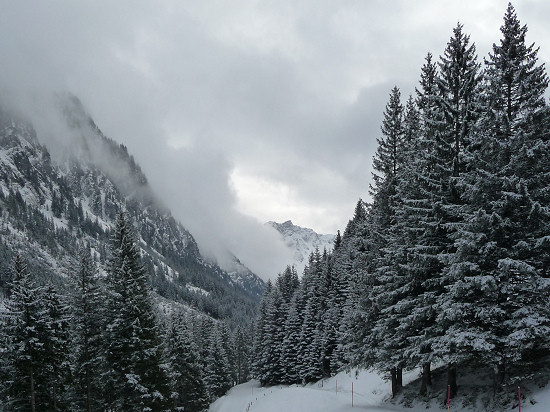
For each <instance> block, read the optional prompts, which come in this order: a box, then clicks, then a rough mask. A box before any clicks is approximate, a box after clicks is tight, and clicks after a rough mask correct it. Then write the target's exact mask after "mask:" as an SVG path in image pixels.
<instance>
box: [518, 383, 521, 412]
mask: <svg viewBox="0 0 550 412" xmlns="http://www.w3.org/2000/svg"><path fill="white" fill-rule="evenodd" d="M518 400H519V412H521V388H520V387H519V386H518Z"/></svg>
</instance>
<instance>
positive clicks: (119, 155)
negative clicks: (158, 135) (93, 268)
mask: <svg viewBox="0 0 550 412" xmlns="http://www.w3.org/2000/svg"><path fill="white" fill-rule="evenodd" d="M56 105H57V108H58V110H59V113H60V119H62V121H63V122H64V123H65V124H64V125H63V127H64V128H63V130H66V131H67V133H68V136H67V139H68V141H67V142H66V143H67V144H66V145H65V147H64V148H61V149H60V148H56V150H55V153H56V155H55V156H54V155H52V154H50V148H47V147H45V146H44V145H43V143H42V142H41V136H39V135H37V131H36V130H35V128H34V127H33V124H32V119H30V120H29V119H25V118H24V116H21V115H19V116H15V115H13V114H12V113H11V112H10V109H9V108H6V106H5V105H4V106H2V107H1V108H0V234H1V236H0V298H1V296H2V293H3V288H5V287H6V284H7V283H8V282H9V279H8V278H9V273H10V271H9V264H10V261H11V257H12V256H13V255H14V254H15V253H21V254H22V255H23V256H24V257H25V259H26V260H28V262H29V267H30V268H31V270H34V271H35V272H36V273H39V274H40V276H41V277H42V278H44V279H46V278H47V279H49V280H50V281H51V282H53V283H55V284H57V285H60V287H63V283H64V278H66V276H67V275H68V274H69V273H70V271H71V270H73V269H74V267H75V262H74V258H75V256H76V255H77V253H76V251H77V248H78V246H79V245H80V244H82V242H86V243H87V244H89V245H90V246H91V248H92V250H93V251H94V256H95V257H96V260H97V261H98V263H99V265H100V268H101V270H104V263H105V261H106V259H107V258H108V256H107V250H108V249H109V248H108V245H109V241H110V231H111V228H112V227H113V223H114V219H115V217H116V215H117V214H118V213H119V211H120V210H123V211H125V212H126V213H127V214H128V216H129V217H130V219H131V221H132V222H133V223H134V226H135V231H136V235H137V239H138V242H139V245H140V247H141V251H142V260H143V262H144V264H145V266H146V268H147V270H148V272H149V276H150V283H151V285H152V286H153V288H154V290H155V292H156V294H157V296H158V297H159V302H160V301H161V300H162V301H163V302H166V301H168V302H170V301H171V302H174V303H177V304H181V305H185V306H187V307H189V308H193V309H194V310H197V311H200V312H203V313H206V314H208V315H209V316H211V317H213V318H215V319H224V320H228V321H229V322H235V323H240V322H241V321H242V320H243V318H247V319H249V318H250V317H252V316H253V314H254V312H255V308H256V306H257V303H258V301H259V299H260V297H261V295H262V293H263V289H264V286H265V285H264V282H263V281H262V280H261V279H260V278H259V277H257V276H256V275H255V274H253V273H252V272H251V271H250V270H248V268H246V267H245V266H244V265H242V264H241V263H240V262H238V259H236V258H235V262H236V264H235V270H234V271H232V272H231V273H227V272H226V271H224V270H222V269H220V267H218V266H217V265H216V264H214V263H212V262H209V261H207V260H205V259H204V258H203V257H202V256H201V254H200V252H199V248H198V246H197V243H196V242H195V239H194V238H193V236H192V235H191V233H189V232H188V231H187V230H186V229H185V228H184V227H183V226H182V225H181V224H180V223H179V222H177V221H176V220H175V219H174V218H173V217H172V215H171V213H170V211H169V210H168V209H167V208H165V207H164V206H163V205H161V204H160V203H159V201H158V200H157V199H156V198H155V196H154V194H153V190H152V189H151V188H150V187H149V184H148V182H147V178H146V176H145V175H144V174H143V172H142V171H141V169H140V167H139V165H138V164H137V163H136V162H135V160H134V158H133V157H132V156H131V155H130V154H129V153H128V150H127V149H126V147H124V146H123V145H119V144H117V143H116V142H115V141H114V140H112V139H110V138H107V137H106V136H105V135H103V133H102V132H101V130H100V129H99V127H98V126H97V125H96V124H95V123H94V121H93V120H92V119H91V117H90V116H89V115H88V114H87V113H86V111H85V109H84V107H83V106H82V104H81V103H80V101H79V100H78V99H77V98H75V97H72V96H61V97H58V98H57V100H56ZM52 153H53V151H52ZM237 262H238V263H237ZM161 298H162V299H161Z"/></svg>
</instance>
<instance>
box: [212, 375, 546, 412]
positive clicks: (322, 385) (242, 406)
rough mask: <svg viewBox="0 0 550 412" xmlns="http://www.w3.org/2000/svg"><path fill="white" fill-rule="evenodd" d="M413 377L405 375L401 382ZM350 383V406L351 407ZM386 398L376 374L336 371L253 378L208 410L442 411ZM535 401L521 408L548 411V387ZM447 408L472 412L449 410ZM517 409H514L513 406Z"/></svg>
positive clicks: (386, 389)
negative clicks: (324, 375)
mask: <svg viewBox="0 0 550 412" xmlns="http://www.w3.org/2000/svg"><path fill="white" fill-rule="evenodd" d="M416 377H417V374H408V375H405V376H404V377H403V380H404V383H405V384H406V383H407V381H410V380H412V379H414V378H416ZM352 383H353V406H352ZM389 398H390V385H389V383H388V382H385V381H384V380H383V379H381V378H380V377H379V376H378V375H377V374H375V373H372V372H367V371H360V372H359V373H358V374H357V376H356V374H355V371H354V372H352V373H349V374H348V373H340V374H338V375H336V376H335V377H333V378H330V379H326V380H324V381H322V382H319V383H316V384H312V385H307V386H296V385H292V386H275V387H269V388H262V387H260V385H259V382H257V381H250V382H247V383H245V384H242V385H238V386H236V387H234V388H233V389H231V391H229V393H228V394H227V395H226V396H223V397H222V398H220V399H218V400H217V401H216V402H214V403H213V404H212V405H211V406H210V409H209V412H356V411H373V412H392V411H393V412H395V411H407V412H420V411H423V412H435V411H445V410H447V408H446V407H445V408H443V405H441V406H439V407H438V406H431V407H429V408H427V407H426V404H422V403H418V404H417V405H416V406H413V407H412V408H403V407H400V406H396V405H393V404H391V403H389V402H385V401H386V400H388V399H389ZM533 399H534V400H535V401H536V404H534V405H532V404H531V403H530V402H527V401H524V404H522V405H521V410H522V411H525V412H548V411H549V410H550V389H548V388H545V389H541V390H539V392H535V393H534V394H533ZM449 409H450V410H451V411H474V410H473V409H456V408H455V409H453V403H452V400H451V404H450V408H449ZM515 410H518V409H515Z"/></svg>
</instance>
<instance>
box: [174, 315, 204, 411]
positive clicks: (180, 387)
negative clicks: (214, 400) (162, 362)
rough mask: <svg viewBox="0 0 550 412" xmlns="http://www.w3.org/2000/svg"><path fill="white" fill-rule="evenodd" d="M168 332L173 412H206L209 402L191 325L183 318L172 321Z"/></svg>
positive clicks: (175, 318)
mask: <svg viewBox="0 0 550 412" xmlns="http://www.w3.org/2000/svg"><path fill="white" fill-rule="evenodd" d="M168 328H169V329H168V333H167V335H166V351H167V356H166V358H167V361H168V364H169V365H170V373H169V377H170V386H171V390H172V395H171V402H172V405H173V410H175V411H186V412H200V411H204V410H206V408H207V407H208V404H209V400H210V398H209V396H208V390H207V387H206V384H205V382H204V379H203V373H202V365H201V363H200V355H199V351H198V349H197V347H196V345H195V342H194V340H193V336H192V333H191V331H190V329H189V325H188V324H187V323H186V322H184V321H183V317H182V316H181V315H180V316H173V317H172V320H171V322H170V324H169V326H168Z"/></svg>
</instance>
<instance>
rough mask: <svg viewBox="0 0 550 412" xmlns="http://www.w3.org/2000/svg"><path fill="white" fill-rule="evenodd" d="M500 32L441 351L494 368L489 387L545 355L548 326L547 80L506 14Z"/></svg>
mask: <svg viewBox="0 0 550 412" xmlns="http://www.w3.org/2000/svg"><path fill="white" fill-rule="evenodd" d="M501 32H502V39H501V41H500V44H499V45H497V44H495V45H493V52H492V53H491V54H490V55H489V58H488V60H487V61H486V68H485V83H484V89H485V93H484V102H483V104H484V110H483V116H482V117H481V118H480V120H479V122H478V126H477V128H476V141H475V142H474V144H475V146H476V148H477V152H476V161H477V168H476V170H475V173H472V175H471V178H470V179H469V181H468V182H467V183H468V186H467V191H466V192H465V193H466V196H467V200H468V204H469V209H470V214H469V217H468V220H467V225H466V226H465V227H464V229H463V231H462V234H461V238H460V239H459V241H458V242H457V246H458V247H457V252H456V254H455V258H454V261H453V267H452V268H453V272H451V273H452V274H454V276H455V279H456V281H455V283H453V284H452V288H451V289H450V290H449V292H450V297H447V298H446V299H445V301H444V302H443V303H442V308H443V311H442V315H441V317H442V320H446V321H447V322H449V323H450V324H452V328H451V329H450V330H449V333H448V335H449V338H448V340H447V342H448V343H447V344H448V345H454V346H455V347H458V349H459V350H460V351H461V352H462V353H464V354H468V355H469V356H475V357H476V358H477V359H482V360H483V362H484V363H485V364H487V365H491V366H492V367H494V370H495V371H496V373H495V383H496V384H500V383H503V382H504V379H505V376H506V369H507V367H508V365H510V364H518V363H521V362H526V361H529V359H532V354H533V353H535V352H536V351H539V350H541V349H543V348H548V340H547V338H546V337H547V336H548V330H549V329H548V328H549V326H550V323H549V313H548V308H547V305H546V304H543V303H542V302H544V301H545V300H547V299H548V294H549V290H548V286H546V284H547V278H548V274H547V269H546V268H547V266H546V262H547V259H548V255H549V254H548V252H549V249H548V248H549V245H548V243H547V242H546V241H545V239H546V238H547V234H548V228H549V225H548V223H549V215H548V213H547V211H546V208H545V207H541V205H543V204H547V200H548V199H547V196H546V193H547V191H546V189H545V187H546V186H547V182H548V173H547V170H548V169H546V167H547V166H548V164H549V163H548V161H549V159H550V157H549V152H548V148H547V146H548V145H547V141H548V130H549V129H548V108H547V105H546V103H545V100H544V91H545V90H546V87H547V86H548V77H547V75H546V73H545V71H544V67H543V65H537V51H538V50H537V49H534V46H533V45H531V46H527V45H526V43H525V35H526V32H527V27H526V26H521V24H520V22H519V20H518V19H517V16H516V13H515V10H514V8H513V7H512V6H511V5H509V6H508V8H507V11H506V14H505V16H504V24H503V26H502V27H501ZM534 157H536V160H535V158H534ZM543 188H544V189H543ZM452 336H458V337H462V339H460V340H458V341H457V340H456V339H453V338H452Z"/></svg>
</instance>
